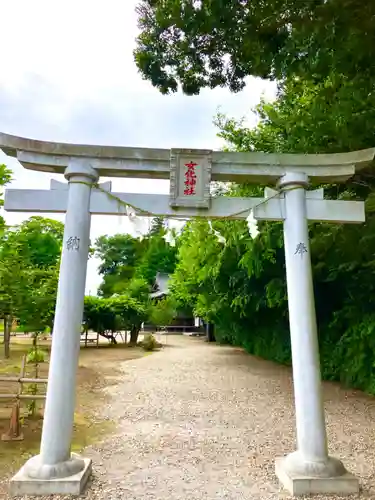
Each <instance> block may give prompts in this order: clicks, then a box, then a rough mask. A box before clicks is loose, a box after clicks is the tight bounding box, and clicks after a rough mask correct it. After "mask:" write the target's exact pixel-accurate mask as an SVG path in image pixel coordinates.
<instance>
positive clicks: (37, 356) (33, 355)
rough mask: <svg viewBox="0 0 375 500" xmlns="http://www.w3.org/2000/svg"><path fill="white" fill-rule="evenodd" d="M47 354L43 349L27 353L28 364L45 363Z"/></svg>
mask: <svg viewBox="0 0 375 500" xmlns="http://www.w3.org/2000/svg"><path fill="white" fill-rule="evenodd" d="M46 356H47V353H46V352H45V351H42V350H41V349H31V350H30V351H29V352H28V353H27V357H26V360H27V362H28V363H44V361H45V359H46Z"/></svg>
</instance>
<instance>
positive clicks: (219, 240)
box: [208, 220, 227, 245]
mask: <svg viewBox="0 0 375 500" xmlns="http://www.w3.org/2000/svg"><path fill="white" fill-rule="evenodd" d="M208 225H209V226H210V232H211V233H213V234H214V235H215V236H216V238H217V239H218V242H219V243H223V245H225V243H226V242H227V240H226V239H225V238H224V236H222V235H221V234H220V233H219V231H215V229H214V228H213V227H212V222H211V221H210V220H209V221H208Z"/></svg>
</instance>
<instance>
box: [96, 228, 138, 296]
mask: <svg viewBox="0 0 375 500" xmlns="http://www.w3.org/2000/svg"><path fill="white" fill-rule="evenodd" d="M140 252H141V242H140V241H139V240H138V239H136V238H133V237H132V236H130V235H127V234H116V235H114V236H100V237H99V238H98V239H97V240H96V242H95V256H96V257H97V258H99V259H100V261H101V263H100V265H99V269H98V270H99V274H101V275H102V276H103V282H102V284H101V285H100V288H99V294H100V295H102V296H103V297H110V296H111V295H112V294H113V293H119V292H121V290H122V289H123V288H126V286H127V283H128V282H129V281H130V280H131V279H132V278H133V276H134V273H135V267H136V264H137V262H138V260H139V257H140Z"/></svg>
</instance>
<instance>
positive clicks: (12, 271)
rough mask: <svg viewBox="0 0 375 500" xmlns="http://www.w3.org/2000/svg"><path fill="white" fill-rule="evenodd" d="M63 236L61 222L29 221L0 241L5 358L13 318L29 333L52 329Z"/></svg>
mask: <svg viewBox="0 0 375 500" xmlns="http://www.w3.org/2000/svg"><path fill="white" fill-rule="evenodd" d="M62 235H63V224H62V223H61V222H57V221H54V220H51V219H44V218H43V217H31V218H30V219H28V220H27V221H25V222H23V223H22V224H20V225H19V226H16V227H12V228H9V229H8V230H7V231H5V233H4V234H3V236H2V238H1V240H0V314H1V317H2V318H3V321H4V330H5V332H6V335H5V337H6V339H5V346H4V349H5V356H6V357H8V356H9V332H10V324H11V322H12V319H13V318H17V319H19V320H20V321H21V322H22V325H23V326H24V327H26V328H28V329H29V331H34V332H39V331H42V330H44V329H45V328H46V327H52V322H53V316H54V308H55V301H56V291H57V282H58V267H59V261H60V252H61V245H62Z"/></svg>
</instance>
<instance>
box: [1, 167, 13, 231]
mask: <svg viewBox="0 0 375 500" xmlns="http://www.w3.org/2000/svg"><path fill="white" fill-rule="evenodd" d="M11 179H12V172H11V170H9V168H7V167H6V165H4V164H0V207H2V206H3V205H4V200H3V197H2V188H3V187H4V186H6V184H8V183H9V182H10V181H11ZM4 229H5V220H4V217H3V216H2V215H0V236H1V234H2V233H3V231H4Z"/></svg>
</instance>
